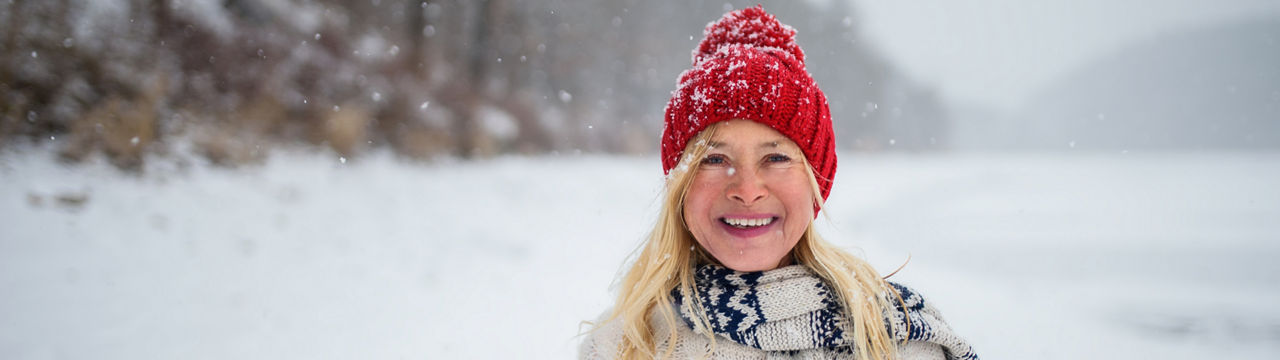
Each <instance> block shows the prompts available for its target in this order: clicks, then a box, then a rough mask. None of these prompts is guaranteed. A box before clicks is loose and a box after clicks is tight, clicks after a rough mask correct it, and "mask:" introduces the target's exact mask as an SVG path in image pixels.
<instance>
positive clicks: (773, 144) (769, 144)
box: [707, 140, 782, 149]
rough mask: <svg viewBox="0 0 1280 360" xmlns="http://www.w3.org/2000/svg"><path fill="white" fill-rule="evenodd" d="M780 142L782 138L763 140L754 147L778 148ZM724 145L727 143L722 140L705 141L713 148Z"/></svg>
mask: <svg viewBox="0 0 1280 360" xmlns="http://www.w3.org/2000/svg"><path fill="white" fill-rule="evenodd" d="M781 144H782V140H773V141H765V142H762V143H760V145H757V146H756V147H757V148H778V147H779V146H781ZM725 145H729V144H728V143H725V142H722V141H708V142H707V146H709V147H711V148H712V149H715V148H718V147H722V146H725Z"/></svg>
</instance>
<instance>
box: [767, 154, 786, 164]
mask: <svg viewBox="0 0 1280 360" xmlns="http://www.w3.org/2000/svg"><path fill="white" fill-rule="evenodd" d="M765 161H767V162H771V163H785V162H791V157H789V156H786V155H782V154H773V155H769V156H766V157H765Z"/></svg>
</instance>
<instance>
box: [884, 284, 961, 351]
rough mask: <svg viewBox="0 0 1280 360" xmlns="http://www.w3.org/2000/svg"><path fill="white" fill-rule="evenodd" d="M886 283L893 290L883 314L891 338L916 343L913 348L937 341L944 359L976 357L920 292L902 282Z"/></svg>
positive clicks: (921, 347) (924, 347)
mask: <svg viewBox="0 0 1280 360" xmlns="http://www.w3.org/2000/svg"><path fill="white" fill-rule="evenodd" d="M887 283H888V284H889V287H890V288H892V290H893V292H894V294H889V295H890V296H889V301H890V302H891V303H892V304H893V309H892V310H889V311H886V314H885V318H886V320H887V321H888V322H889V327H890V329H892V331H893V334H892V335H893V337H894V338H895V339H898V340H906V341H908V342H909V343H911V342H918V343H920V344H917V345H920V346H917V347H916V349H927V348H929V347H927V346H923V345H924V344H937V345H938V346H941V348H942V350H943V351H944V352H946V353H947V355H948V356H947V359H973V360H977V359H978V355H977V354H976V353H974V352H973V348H972V347H970V346H969V343H968V342H966V341H965V340H964V338H962V337H960V336H959V335H957V334H956V333H955V332H954V331H952V330H951V326H950V325H948V324H947V321H946V319H944V318H943V317H942V313H941V312H940V311H938V309H937V308H935V307H934V306H933V304H932V303H930V302H928V301H926V300H925V298H924V295H921V293H920V292H919V291H916V289H913V288H911V287H908V286H906V285H903V284H899V283H896V282H892V281H887ZM886 310H888V309H886Z"/></svg>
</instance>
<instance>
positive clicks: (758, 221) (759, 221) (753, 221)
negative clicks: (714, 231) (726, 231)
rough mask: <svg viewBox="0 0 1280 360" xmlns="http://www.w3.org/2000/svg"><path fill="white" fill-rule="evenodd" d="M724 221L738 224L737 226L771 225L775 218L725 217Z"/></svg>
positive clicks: (734, 224)
mask: <svg viewBox="0 0 1280 360" xmlns="http://www.w3.org/2000/svg"><path fill="white" fill-rule="evenodd" d="M724 222H725V223H726V224H729V225H733V226H737V227H752V226H765V225H769V224H770V223H773V218H763V219H734V218H724Z"/></svg>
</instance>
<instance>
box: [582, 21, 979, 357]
mask: <svg viewBox="0 0 1280 360" xmlns="http://www.w3.org/2000/svg"><path fill="white" fill-rule="evenodd" d="M704 34H705V38H704V39H703V40H702V42H701V43H700V44H699V47H698V49H697V52H696V53H695V54H694V65H693V68H692V69H690V70H688V71H685V72H684V73H683V74H681V75H680V82H679V85H678V88H677V89H676V91H675V92H673V93H672V98H671V100H670V102H668V104H667V108H666V128H665V130H664V134H663V137H662V167H663V170H664V172H666V173H667V175H668V176H667V186H666V201H665V202H664V203H663V207H662V210H661V214H660V215H659V219H658V222H657V224H656V225H655V227H654V229H653V231H652V232H651V233H650V235H649V238H648V242H647V244H646V245H645V246H644V247H643V248H642V249H641V251H640V253H639V255H638V256H637V258H636V259H635V263H634V264H633V265H632V266H631V269H630V270H629V271H628V272H627V273H626V275H625V276H624V277H623V279H622V283H621V286H620V291H619V292H620V293H619V295H618V300H617V304H616V305H615V307H614V309H613V310H611V311H610V312H608V313H607V314H606V316H604V318H603V320H602V321H601V323H599V324H597V326H596V328H594V329H593V330H592V331H591V333H590V334H589V335H588V337H587V339H586V340H585V341H584V342H583V344H582V346H581V349H580V351H581V357H583V358H590V359H596V358H601V359H612V358H624V359H641V358H643V359H650V358H676V359H685V358H704V357H705V358H717V359H736V358H773V357H797V358H823V359H829V358H858V359H884V358H909V359H916V358H921V359H923V358H929V359H933V358H937V359H941V358H948V359H952V358H958V359H977V356H976V355H975V354H974V353H973V351H972V350H971V349H970V348H969V346H968V345H967V344H965V343H964V341H963V340H961V339H960V338H959V337H956V336H955V335H954V334H952V333H951V330H950V328H949V327H948V326H947V324H946V323H945V322H943V320H942V318H941V317H940V316H939V315H938V313H937V311H936V310H934V309H933V308H932V307H930V306H929V305H927V304H926V303H924V301H923V300H922V299H921V298H920V297H919V296H918V295H916V294H915V293H914V292H912V291H911V290H909V289H907V288H905V287H902V286H900V285H897V284H893V283H889V282H886V281H884V280H883V279H882V278H881V277H880V275H879V274H877V273H876V271H875V270H874V269H872V268H871V266H869V265H868V264H867V263H866V262H865V261H863V260H862V259H859V258H857V257H854V256H852V255H850V254H848V253H846V252H844V251H842V250H840V249H837V248H835V247H834V246H832V245H831V244H829V243H827V242H826V241H824V240H822V238H820V237H818V235H817V233H815V232H814V230H813V220H814V218H815V217H816V213H817V212H818V211H819V210H820V209H821V208H822V204H823V201H824V200H825V199H826V198H827V195H828V194H829V193H830V191H831V184H832V178H833V176H834V175H835V169H836V155H835V143H834V139H833V138H832V130H831V117H830V114H829V113H828V110H827V101H826V98H825V96H824V95H823V93H822V91H821V90H820V89H819V88H818V86H817V84H816V83H814V81H813V79H812V77H811V76H810V75H809V73H808V71H807V70H805V67H804V53H803V52H802V51H801V50H800V47H799V46H797V45H796V43H795V41H794V36H795V30H793V29H791V28H790V27H788V26H786V25H783V24H781V23H779V22H778V21H777V20H776V19H775V18H774V17H773V16H772V15H770V14H768V13H766V12H764V10H763V8H761V7H759V6H757V7H754V8H748V9H744V10H740V11H734V12H730V13H729V14H726V15H725V16H724V17H723V18H721V19H720V20H719V21H717V22H714V23H712V24H710V25H708V26H707V29H706V31H705V33H704Z"/></svg>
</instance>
